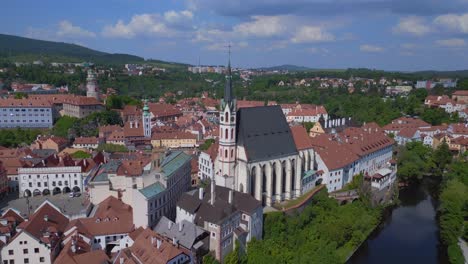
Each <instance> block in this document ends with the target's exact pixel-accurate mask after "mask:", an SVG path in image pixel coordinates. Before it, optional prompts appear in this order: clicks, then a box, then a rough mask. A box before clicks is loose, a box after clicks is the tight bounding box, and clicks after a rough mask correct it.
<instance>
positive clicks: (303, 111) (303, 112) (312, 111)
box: [288, 106, 328, 116]
mask: <svg viewBox="0 0 468 264" xmlns="http://www.w3.org/2000/svg"><path fill="white" fill-rule="evenodd" d="M325 114H328V113H327V110H326V109H325V107H323V106H316V107H314V108H298V109H297V108H296V109H294V110H292V111H291V112H289V113H288V116H318V115H325Z"/></svg>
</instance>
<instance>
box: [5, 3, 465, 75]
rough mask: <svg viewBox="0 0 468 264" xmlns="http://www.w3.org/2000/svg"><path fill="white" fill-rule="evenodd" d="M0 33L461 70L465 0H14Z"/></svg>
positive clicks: (153, 54) (199, 57)
mask: <svg viewBox="0 0 468 264" xmlns="http://www.w3.org/2000/svg"><path fill="white" fill-rule="evenodd" d="M0 33H4V34H12V35H18V36H25V37H30V38H37V39H43V40H52V41H62V42H68V43H75V44H79V45H84V46H86V47H89V48H92V49H97V50H101V51H106V52H110V53H128V54H133V55H138V56H142V57H144V58H147V59H148V58H153V59H161V60H168V61H176V62H184V63H190V64H198V63H199V62H200V63H201V64H204V65H222V64H226V61H227V47H226V46H227V45H228V44H230V45H231V46H232V64H233V65H234V66H237V67H263V66H274V65H282V64H294V65H300V66H307V67H311V68H328V69H338V68H340V69H341V68H357V67H363V68H370V69H383V70H398V71H414V70H456V69H468V0H92V1H91V0H79V1H63V0H60V1H58V0H41V1H37V0H29V1H26V0H14V1H5V2H4V3H2V15H1V16H0Z"/></svg>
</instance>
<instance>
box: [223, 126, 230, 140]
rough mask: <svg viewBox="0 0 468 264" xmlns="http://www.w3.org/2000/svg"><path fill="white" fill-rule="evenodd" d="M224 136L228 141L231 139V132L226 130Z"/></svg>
mask: <svg viewBox="0 0 468 264" xmlns="http://www.w3.org/2000/svg"><path fill="white" fill-rule="evenodd" d="M224 136H225V137H226V139H229V131H228V129H227V128H226V130H224Z"/></svg>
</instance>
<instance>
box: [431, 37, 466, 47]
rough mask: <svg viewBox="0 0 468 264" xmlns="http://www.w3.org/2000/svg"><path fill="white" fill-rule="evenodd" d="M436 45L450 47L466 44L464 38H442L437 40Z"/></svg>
mask: <svg viewBox="0 0 468 264" xmlns="http://www.w3.org/2000/svg"><path fill="white" fill-rule="evenodd" d="M436 45H438V46H441V47H448V48H461V47H465V46H466V42H465V40H464V39H458V38H452V39H440V40H437V41H436Z"/></svg>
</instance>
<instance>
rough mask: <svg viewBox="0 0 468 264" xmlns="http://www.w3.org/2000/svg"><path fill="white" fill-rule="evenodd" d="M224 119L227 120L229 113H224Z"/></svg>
mask: <svg viewBox="0 0 468 264" xmlns="http://www.w3.org/2000/svg"><path fill="white" fill-rule="evenodd" d="M224 120H226V122H227V121H229V113H228V112H226V113H224Z"/></svg>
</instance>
